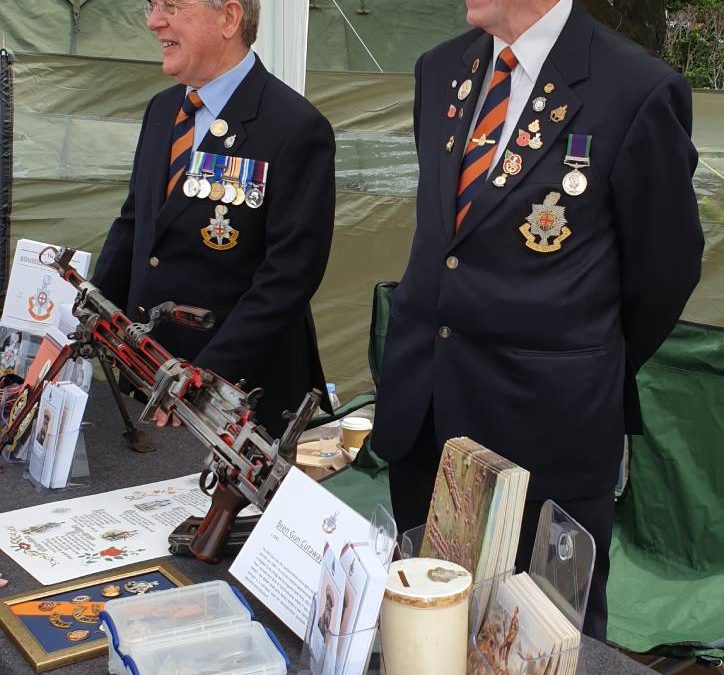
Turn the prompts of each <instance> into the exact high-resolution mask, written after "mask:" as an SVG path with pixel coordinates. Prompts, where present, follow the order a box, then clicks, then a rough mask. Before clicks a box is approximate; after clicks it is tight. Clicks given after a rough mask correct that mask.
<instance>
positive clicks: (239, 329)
mask: <svg viewBox="0 0 724 675" xmlns="http://www.w3.org/2000/svg"><path fill="white" fill-rule="evenodd" d="M184 96H185V87H183V86H181V85H177V86H175V87H172V88H170V89H168V90H166V91H164V92H162V93H160V94H158V95H157V96H156V97H154V98H153V100H152V101H151V102H150V104H149V106H148V108H147V110H146V114H145V117H144V120H143V126H142V128H141V134H140V138H139V141H138V148H137V150H136V156H135V162H134V166H133V174H132V176H131V181H130V187H129V193H128V198H127V199H126V201H125V203H124V205H123V207H122V209H121V215H120V217H119V218H118V219H117V220H116V221H115V222H114V223H113V225H112V226H111V229H110V232H109V234H108V238H107V239H106V242H105V244H104V246H103V250H102V252H101V254H100V257H99V259H98V262H97V264H96V268H95V273H94V276H93V283H94V284H96V285H97V286H98V287H99V288H100V289H101V290H102V291H103V293H104V294H105V295H107V296H108V297H109V298H110V299H111V300H112V301H113V302H114V303H116V304H117V305H118V306H119V307H122V308H127V311H128V314H129V316H130V317H131V318H133V319H135V320H141V319H144V317H143V316H142V315H141V314H140V313H139V311H138V307H139V306H140V307H143V308H145V309H146V310H148V309H150V308H151V307H153V306H154V305H156V304H158V303H161V302H164V301H166V300H172V301H174V302H176V303H179V304H188V305H197V306H201V307H206V308H208V309H211V310H213V312H214V314H215V315H216V326H215V327H214V329H213V330H212V331H210V332H206V333H202V332H196V331H193V330H188V329H185V328H183V327H179V326H174V325H170V324H167V325H163V326H161V327H159V328H158V329H157V331H156V332H155V334H154V337H155V338H156V339H157V340H158V341H159V342H160V343H161V344H162V345H163V346H164V347H165V348H166V349H167V350H168V351H170V352H171V353H172V354H173V355H174V356H177V357H180V358H184V359H189V360H191V361H192V362H194V363H195V364H197V365H199V366H203V367H206V368H210V369H211V370H213V371H215V372H217V373H218V374H220V375H222V376H223V377H225V378H226V379H228V380H230V381H232V382H236V381H238V380H239V379H240V378H242V377H243V378H245V379H246V380H247V385H246V388H247V389H249V388H252V387H257V386H260V387H263V388H264V390H265V392H266V393H265V396H264V397H263V399H262V400H261V403H260V404H259V407H258V417H259V420H260V421H261V422H262V423H263V424H264V425H265V426H266V427H267V428H268V429H269V430H270V431H271V432H272V433H278V432H279V431H280V430H281V429H282V428H283V427H284V426H285V423H284V422H283V420H282V419H281V417H280V414H281V412H282V411H283V410H284V409H285V408H287V409H290V410H296V408H297V407H298V405H299V403H300V402H301V401H302V398H303V397H304V394H305V392H306V391H308V390H309V389H310V388H311V387H313V386H316V387H318V388H321V389H322V390H323V391H324V374H323V372H322V367H321V363H320V359H319V353H318V350H317V342H316V336H315V330H314V323H313V321H312V315H311V311H310V307H309V301H310V298H311V297H312V295H313V294H314V292H315V291H316V289H317V287H318V286H319V283H320V281H321V279H322V276H323V274H324V270H325V267H326V264H327V259H328V256H329V250H330V246H331V239H332V230H333V223H334V202H335V183H334V153H335V142H334V134H333V132H332V128H331V126H330V124H329V122H328V121H327V120H326V119H325V118H324V117H323V116H322V115H321V114H320V113H319V112H318V111H317V110H316V109H315V108H314V107H313V106H312V105H311V104H310V103H309V102H308V101H306V100H305V99H304V98H303V97H302V96H300V95H299V94H297V93H296V92H294V91H293V90H292V89H290V88H289V87H287V86H286V85H285V84H284V83H282V82H281V81H280V80H278V79H277V78H275V77H274V76H273V75H271V74H270V73H268V72H267V70H266V69H265V68H264V66H263V65H262V64H261V61H260V60H259V58H258V57H257V60H256V63H255V65H254V66H253V68H252V70H251V71H250V73H249V74H248V75H247V77H246V78H245V80H244V81H243V82H242V83H241V85H240V86H239V87H238V88H237V90H236V91H235V92H234V93H233V94H232V96H231V98H230V100H229V102H228V103H227V105H226V107H225V108H224V110H223V111H222V113H221V115H219V117H220V118H221V119H223V120H225V121H226V122H227V123H228V125H229V131H228V133H227V134H225V136H224V137H221V138H217V137H215V136H214V135H212V134H211V133H208V134H207V135H206V137H205V138H204V139H203V140H202V142H201V144H200V146H199V150H201V151H206V152H211V153H218V154H221V155H231V156H238V157H243V158H247V159H255V160H261V161H265V162H268V163H269V170H268V177H267V187H266V194H265V198H264V202H263V204H262V206H261V208H258V209H252V208H250V207H249V206H248V205H246V204H243V205H241V206H233V205H228V209H229V211H228V214H227V215H226V216H225V218H227V219H229V221H230V226H231V227H232V228H234V229H235V230H237V231H238V233H239V234H238V240H237V245H236V246H235V247H233V248H231V249H229V250H214V249H213V248H210V247H209V246H206V245H205V244H204V242H203V237H202V234H201V230H202V228H204V227H206V226H208V225H209V223H210V220H211V219H212V218H214V216H215V209H216V207H217V206H218V205H219V204H220V202H213V201H211V200H209V199H198V198H189V197H186V196H185V195H184V193H183V190H182V187H183V182H184V180H183V178H182V180H180V181H179V182H178V184H177V185H176V187H175V189H174V191H173V193H172V194H171V195H170V196H169V198H168V199H166V196H165V190H166V184H167V180H168V157H169V149H170V143H171V134H172V128H173V124H174V120H175V117H176V114H177V113H178V110H179V107H180V106H181V102H182V101H183V98H184ZM228 137H235V139H234V142H233V144H232V145H231V147H230V148H226V147H225V145H224V141H225V138H228ZM152 258H156V259H157V261H158V262H157V266H153V264H152V263H155V262H156V261H151V259H152ZM144 320H145V319H144Z"/></svg>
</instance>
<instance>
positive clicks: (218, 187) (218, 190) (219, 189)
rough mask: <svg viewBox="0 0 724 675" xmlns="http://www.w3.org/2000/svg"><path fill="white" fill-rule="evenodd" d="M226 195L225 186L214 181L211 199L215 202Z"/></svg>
mask: <svg viewBox="0 0 724 675" xmlns="http://www.w3.org/2000/svg"><path fill="white" fill-rule="evenodd" d="M223 196H224V186H223V185H222V184H221V183H214V184H213V185H212V186H211V192H210V194H209V199H210V200H211V201H213V202H218V201H219V200H220V199H221V198H222V197H223Z"/></svg>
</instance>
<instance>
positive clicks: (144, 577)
mask: <svg viewBox="0 0 724 675" xmlns="http://www.w3.org/2000/svg"><path fill="white" fill-rule="evenodd" d="M134 581H135V582H136V583H137V584H138V582H145V583H146V584H151V587H152V588H153V587H154V586H155V587H158V590H163V589H164V588H173V587H178V586H188V585H190V584H192V583H193V582H192V581H191V579H189V578H188V577H187V576H185V575H184V574H182V573H181V572H179V571H178V570H177V569H176V568H175V567H173V565H171V564H170V563H167V562H161V563H154V564H144V563H141V564H138V565H132V566H130V567H124V568H122V569H118V570H114V571H112V572H102V573H99V574H94V575H92V576H88V577H82V578H81V579H74V580H72V581H68V582H65V583H62V584H55V585H53V586H47V587H44V588H42V589H36V590H34V591H29V592H26V593H18V594H17V595H13V596H9V597H7V598H3V599H2V600H0V625H1V626H2V627H3V629H4V630H5V632H6V633H7V634H8V636H9V637H10V639H11V640H12V641H13V642H14V643H15V645H16V646H17V647H18V649H20V651H21V652H22V653H23V656H25V658H26V659H27V661H28V662H29V663H30V664H31V665H32V666H33V667H34V668H35V672H36V673H43V672H46V671H48V670H53V669H55V668H60V667H61V666H67V665H69V664H71V663H77V662H79V661H85V660H87V659H92V658H95V657H97V656H102V655H103V654H104V653H106V652H107V651H108V640H107V638H106V636H105V634H104V633H103V632H102V631H100V630H99V625H100V624H99V620H98V621H96V619H97V615H98V613H100V611H101V609H102V608H103V607H102V606H101V605H103V604H104V603H105V602H106V601H107V600H109V599H111V596H110V595H108V594H109V593H110V594H115V593H116V590H117V591H118V594H119V595H120V596H126V597H127V596H128V595H130V594H132V592H133V591H128V590H127V589H125V586H127V585H129V584H130V583H131V582H134ZM137 587H138V586H136V588H137ZM124 589H125V590H124ZM136 593H138V591H136ZM69 595H73V596H74V597H72V598H68V596H69ZM101 598H102V599H101ZM71 608H73V609H72V612H71V613H70V614H68V613H67V610H68V609H71ZM81 608H83V609H81ZM57 610H60V611H57ZM64 610H65V611H64ZM89 610H90V613H88V611H89ZM78 621H80V622H82V623H76V622H78ZM94 626H95V627H94ZM86 633H87V634H88V635H86ZM82 636H85V637H82ZM81 637H82V639H81V640H78V638H81ZM76 641H77V643H76ZM66 643H67V644H68V646H67V647H66V646H65V644H66Z"/></svg>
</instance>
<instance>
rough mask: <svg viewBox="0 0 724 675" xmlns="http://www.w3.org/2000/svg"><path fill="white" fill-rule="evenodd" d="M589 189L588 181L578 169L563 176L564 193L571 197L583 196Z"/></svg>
mask: <svg viewBox="0 0 724 675" xmlns="http://www.w3.org/2000/svg"><path fill="white" fill-rule="evenodd" d="M587 187H588V179H587V178H586V176H585V175H584V174H583V173H582V172H581V171H579V170H578V169H573V171H569V172H568V173H567V174H566V175H565V176H563V191H564V192H565V193H566V194H567V195H570V196H571V197H578V196H579V195H582V194H583V193H584V192H585V191H586V188H587Z"/></svg>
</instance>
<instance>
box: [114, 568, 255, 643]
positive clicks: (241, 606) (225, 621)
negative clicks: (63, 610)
mask: <svg viewBox="0 0 724 675" xmlns="http://www.w3.org/2000/svg"><path fill="white" fill-rule="evenodd" d="M253 618H254V616H253V612H252V610H251V608H250V607H249V605H248V604H247V602H246V600H245V599H244V596H243V595H242V594H241V593H240V592H239V591H238V590H237V589H235V588H232V587H231V586H230V585H229V584H228V583H226V582H225V581H207V582H205V583H203V584H195V585H192V586H182V587H180V588H169V589H167V590H163V591H156V592H153V593H147V594H143V595H136V596H133V597H128V598H119V599H118V600H109V601H108V602H107V603H106V605H105V608H104V610H103V612H101V619H102V621H103V623H104V624H105V627H106V629H107V631H108V637H109V640H110V641H111V643H112V646H113V648H114V649H115V650H116V651H117V652H118V653H119V654H121V655H122V654H128V653H129V652H130V650H131V648H133V647H134V646H135V645H137V644H139V643H141V642H143V641H145V640H147V639H149V638H150V639H152V640H158V639H159V638H161V637H163V636H165V635H167V634H177V635H180V634H185V633H188V632H189V631H196V630H198V629H199V628H203V627H211V626H228V625H234V624H248V623H249V622H251V621H252V619H253Z"/></svg>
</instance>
